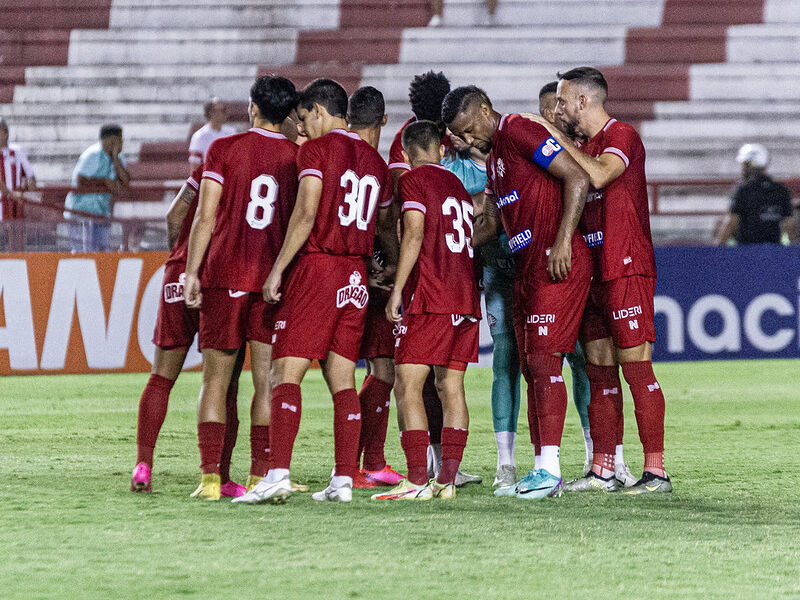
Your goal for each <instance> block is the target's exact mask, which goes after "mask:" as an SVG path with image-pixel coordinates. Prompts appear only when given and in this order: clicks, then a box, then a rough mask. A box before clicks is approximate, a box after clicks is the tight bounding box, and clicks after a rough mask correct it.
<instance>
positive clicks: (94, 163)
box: [64, 125, 131, 252]
mask: <svg viewBox="0 0 800 600" xmlns="http://www.w3.org/2000/svg"><path fill="white" fill-rule="evenodd" d="M130 180H131V176H130V174H129V173H128V171H127V169H126V161H125V158H124V157H123V156H122V127H120V126H119V125H103V126H102V127H101V128H100V141H99V142H97V143H96V144H92V145H91V146H89V147H88V148H87V149H86V150H84V151H83V154H81V156H80V158H79V159H78V164H77V165H75V169H74V170H73V172H72V182H71V183H72V187H73V188H76V189H77V191H75V192H70V193H69V194H67V197H66V200H65V201H64V208H65V209H66V210H65V211H64V217H65V218H66V219H70V221H71V222H70V240H71V245H72V251H73V252H101V251H105V250H108V249H109V248H108V237H109V230H110V228H111V224H110V223H109V221H108V219H109V218H110V217H111V196H112V194H117V193H119V192H121V191H122V190H123V189H124V188H126V187H127V186H128V184H129V183H130ZM84 190H85V191H84ZM106 190H107V191H106ZM72 211H80V212H82V213H89V214H91V215H97V216H98V217H100V218H99V219H95V218H92V217H88V216H86V215H79V214H76V213H74V212H72Z"/></svg>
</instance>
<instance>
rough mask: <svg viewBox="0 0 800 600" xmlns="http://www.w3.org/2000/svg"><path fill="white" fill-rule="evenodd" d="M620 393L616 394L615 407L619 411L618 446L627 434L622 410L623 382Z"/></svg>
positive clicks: (620, 385)
mask: <svg viewBox="0 0 800 600" xmlns="http://www.w3.org/2000/svg"><path fill="white" fill-rule="evenodd" d="M617 382H619V374H617ZM619 390H620V392H619V394H617V395H616V396H614V409H615V411H616V413H617V439H616V442H617V446H621V445H622V438H623V437H624V435H625V415H624V414H623V411H622V384H619Z"/></svg>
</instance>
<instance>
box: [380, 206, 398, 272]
mask: <svg viewBox="0 0 800 600" xmlns="http://www.w3.org/2000/svg"><path fill="white" fill-rule="evenodd" d="M394 207H395V204H394V203H392V204H391V205H389V206H386V207H383V208H379V209H378V222H377V227H376V232H375V235H376V237H377V238H378V241H379V242H380V244H381V248H383V251H384V252H385V253H386V265H385V266H384V268H383V271H381V274H380V276H379V281H380V283H381V284H383V285H386V284H388V283H391V281H392V280H393V279H394V274H395V271H396V270H397V259H398V254H399V252H400V244H399V241H398V239H397V216H396V214H395V212H396V211H395V208H394ZM380 287H382V286H380Z"/></svg>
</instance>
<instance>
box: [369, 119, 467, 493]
mask: <svg viewBox="0 0 800 600" xmlns="http://www.w3.org/2000/svg"><path fill="white" fill-rule="evenodd" d="M403 152H404V156H405V158H406V159H407V162H408V163H409V165H410V166H411V167H412V170H411V171H410V172H409V173H407V174H406V175H403V177H402V178H401V179H400V197H401V199H402V202H403V203H402V213H403V218H402V225H403V234H402V242H401V245H400V258H399V260H398V265H397V274H396V277H395V286H394V288H393V290H392V293H391V296H390V297H389V302H388V303H387V305H386V317H387V319H390V320H391V321H392V322H395V323H399V324H400V332H399V335H398V337H397V346H396V348H395V363H396V365H397V367H396V370H397V377H396V389H395V394H396V395H397V403H398V406H399V410H400V411H401V412H402V414H403V419H402V422H403V429H402V431H401V434H400V436H401V438H400V439H401V443H402V446H403V451H404V452H405V455H406V461H407V464H408V479H407V480H405V481H403V482H401V483H400V485H398V486H397V487H395V488H394V489H392V490H390V491H389V492H387V493H385V494H376V495H374V496H373V499H376V500H428V499H430V498H434V497H439V498H454V497H455V493H456V492H455V478H456V473H457V472H458V467H459V465H460V464H461V457H462V455H463V452H464V447H465V446H466V443H467V431H468V427H469V414H468V412H467V404H466V399H465V393H464V371H465V370H466V368H467V363H468V362H476V361H477V360H478V326H479V320H480V295H479V294H478V287H477V285H476V282H475V276H474V263H473V249H472V239H471V238H472V212H473V208H472V197H471V196H470V195H469V193H467V190H466V189H464V186H463V185H462V184H461V181H460V180H459V179H458V177H456V176H455V175H454V174H453V173H451V172H450V171H448V170H447V169H446V168H445V167H443V166H442V165H441V164H440V162H441V159H442V157H443V156H444V146H442V145H441V132H440V130H439V128H438V127H437V125H436V123H433V122H432V121H417V122H415V123H411V124H409V125H408V126H407V127H406V128H405V131H403ZM401 304H402V306H403V316H402V321H401V316H400V307H401ZM431 367H433V372H434V373H435V376H436V387H437V391H438V393H439V397H440V398H441V400H442V405H443V413H444V427H443V429H442V467H441V469H440V471H439V474H438V476H437V477H436V479H432V480H431V481H430V482H429V481H428V472H427V463H426V454H427V448H428V421H427V418H426V415H425V406H424V404H423V400H422V388H423V386H424V384H425V380H426V379H427V377H428V374H429V372H430V371H431Z"/></svg>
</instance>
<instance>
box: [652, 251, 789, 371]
mask: <svg viewBox="0 0 800 600" xmlns="http://www.w3.org/2000/svg"><path fill="white" fill-rule="evenodd" d="M656 265H657V267H658V285H657V287H656V297H655V312H656V344H655V346H654V350H653V360H660V361H675V360H714V359H753V358H800V246H778V245H768V244H764V245H752V246H734V247H723V248H712V247H703V248H691V247H665V248H657V249H656Z"/></svg>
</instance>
